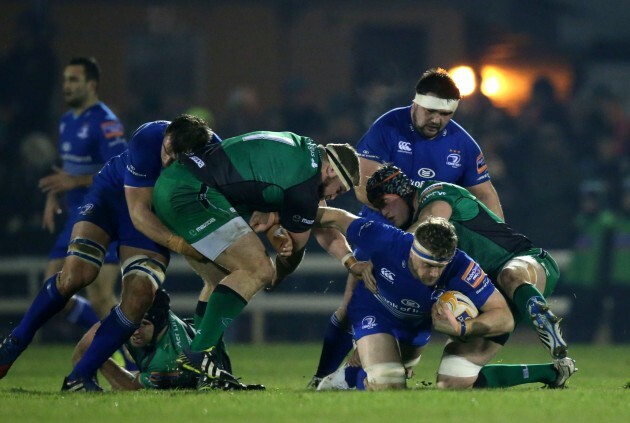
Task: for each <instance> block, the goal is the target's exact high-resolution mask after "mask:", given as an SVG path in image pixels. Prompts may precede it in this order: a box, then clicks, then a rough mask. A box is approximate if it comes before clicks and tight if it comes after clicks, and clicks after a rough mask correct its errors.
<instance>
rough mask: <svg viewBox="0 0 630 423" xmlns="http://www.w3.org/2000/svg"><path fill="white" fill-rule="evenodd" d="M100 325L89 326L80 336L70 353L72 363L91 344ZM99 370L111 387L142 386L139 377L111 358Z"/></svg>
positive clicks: (79, 357)
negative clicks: (81, 336)
mask: <svg viewBox="0 0 630 423" xmlns="http://www.w3.org/2000/svg"><path fill="white" fill-rule="evenodd" d="M100 325H101V323H100V322H97V323H95V324H94V325H93V326H92V327H91V328H90V330H88V331H87V332H86V333H85V335H83V338H81V340H80V341H79V343H78V344H77V346H76V347H75V349H74V352H73V354H72V364H73V365H75V364H76V363H77V362H78V361H79V360H80V359H81V357H83V354H85V352H86V351H87V349H88V348H89V347H90V345H91V344H92V340H93V339H94V334H95V333H96V330H97V329H98V328H99V326H100ZM100 370H101V373H102V374H103V376H104V377H105V379H107V381H108V382H109V383H110V385H112V389H115V390H122V391H136V390H138V389H142V388H143V386H142V385H141V384H140V381H139V379H138V378H137V377H136V376H134V375H133V374H132V373H131V372H129V371H127V370H126V369H123V368H122V367H120V366H119V365H118V364H116V362H115V361H114V360H112V359H111V358H109V359H107V361H105V363H103V365H102V366H101V369H100Z"/></svg>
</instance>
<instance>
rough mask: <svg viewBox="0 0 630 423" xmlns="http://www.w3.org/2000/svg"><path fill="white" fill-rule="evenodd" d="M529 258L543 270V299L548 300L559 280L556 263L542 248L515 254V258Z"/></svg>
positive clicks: (558, 270)
mask: <svg viewBox="0 0 630 423" xmlns="http://www.w3.org/2000/svg"><path fill="white" fill-rule="evenodd" d="M524 256H529V257H532V258H533V259H534V260H536V261H537V262H538V263H539V264H540V265H541V266H542V267H543V269H545V276H546V278H547V281H546V283H545V292H543V293H542V294H543V297H545V298H549V296H550V295H551V294H553V291H554V290H555V289H556V285H557V284H558V279H560V268H558V263H556V261H555V260H554V258H553V257H552V256H551V254H549V252H548V251H545V250H543V249H542V248H532V249H531V250H527V251H524V252H523V253H521V254H517V255H516V256H515V257H513V258H516V257H524Z"/></svg>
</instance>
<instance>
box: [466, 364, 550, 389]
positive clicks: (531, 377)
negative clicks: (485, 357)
mask: <svg viewBox="0 0 630 423" xmlns="http://www.w3.org/2000/svg"><path fill="white" fill-rule="evenodd" d="M557 376H558V375H557V373H556V370H555V369H554V367H553V364H552V363H548V364H489V365H487V366H483V367H482V368H481V371H480V372H479V377H478V378H477V380H476V381H475V384H474V385H473V387H475V388H509V387H510V386H516V385H522V384H524V383H535V382H542V383H553V382H554V381H555V380H556V378H557Z"/></svg>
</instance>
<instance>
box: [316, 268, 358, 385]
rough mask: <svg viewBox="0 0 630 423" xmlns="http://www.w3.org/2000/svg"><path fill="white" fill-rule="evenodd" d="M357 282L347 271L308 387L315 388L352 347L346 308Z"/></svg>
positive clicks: (336, 366) (350, 329) (337, 366)
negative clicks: (337, 306) (340, 297)
mask: <svg viewBox="0 0 630 423" xmlns="http://www.w3.org/2000/svg"><path fill="white" fill-rule="evenodd" d="M357 282H358V279H357V277H356V276H354V275H353V274H352V273H349V274H348V278H347V280H346V287H345V290H344V293H343V300H342V302H341V305H340V306H339V308H338V309H337V310H336V311H335V312H334V313H333V314H332V316H331V317H330V321H329V322H328V326H327V327H326V332H325V334H324V341H323V343H322V351H321V354H320V356H319V363H318V365H317V372H316V373H315V375H314V376H313V378H312V379H311V381H310V382H309V384H308V386H307V387H308V388H313V389H316V388H317V386H318V384H319V382H320V381H321V380H322V379H323V378H324V377H325V376H327V375H329V374H331V373H332V372H334V371H335V370H336V369H337V368H339V366H340V365H341V363H342V362H343V359H344V358H345V357H346V356H347V355H348V353H349V352H350V350H351V349H352V328H351V326H350V323H349V321H348V315H347V310H346V309H347V307H348V302H349V301H350V298H352V291H353V290H354V287H355V286H356V284H357Z"/></svg>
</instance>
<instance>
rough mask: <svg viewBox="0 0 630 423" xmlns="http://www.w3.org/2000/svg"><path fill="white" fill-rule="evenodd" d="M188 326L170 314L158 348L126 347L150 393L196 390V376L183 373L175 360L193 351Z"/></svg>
mask: <svg viewBox="0 0 630 423" xmlns="http://www.w3.org/2000/svg"><path fill="white" fill-rule="evenodd" d="M186 326H187V325H186V323H184V322H183V321H182V320H181V319H179V318H178V317H177V316H176V315H175V314H173V312H172V311H171V312H169V316H168V329H167V330H166V332H165V333H164V335H163V336H162V339H160V340H159V341H158V342H157V343H156V345H155V346H149V347H144V348H134V347H132V346H131V344H130V343H129V342H127V343H126V347H127V349H128V350H129V353H130V354H131V356H132V357H133V359H134V361H135V362H136V365H137V366H138V369H140V379H139V380H140V383H141V384H142V386H144V387H145V388H148V389H156V388H159V389H165V388H194V387H195V386H196V382H197V379H196V376H195V375H194V374H193V373H191V372H183V373H182V372H180V371H179V370H178V368H177V363H176V362H175V360H176V359H177V357H178V356H179V355H180V354H181V353H182V351H183V350H184V348H188V347H190V343H191V341H192V340H191V338H190V336H189V335H188V332H187V330H186Z"/></svg>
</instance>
